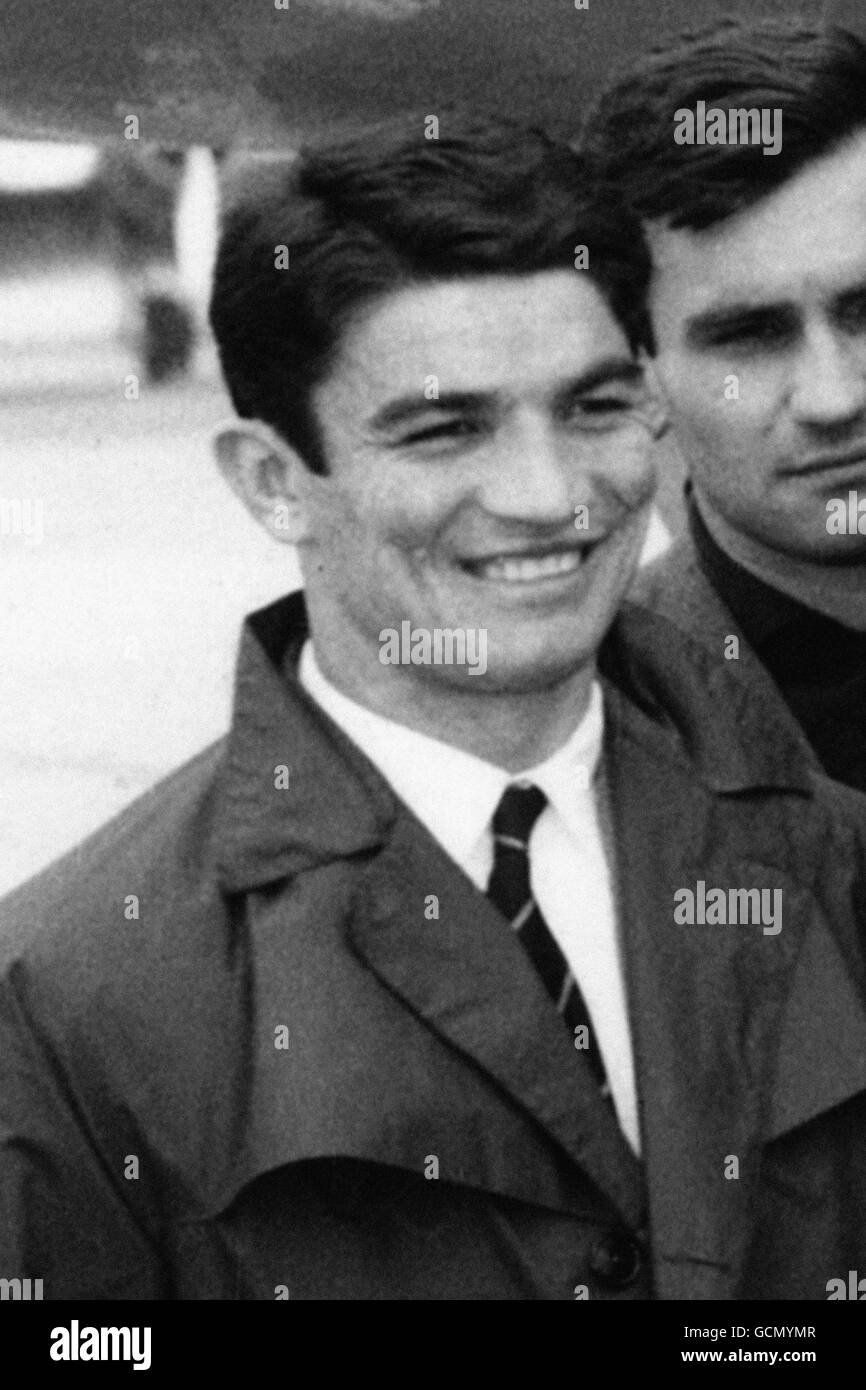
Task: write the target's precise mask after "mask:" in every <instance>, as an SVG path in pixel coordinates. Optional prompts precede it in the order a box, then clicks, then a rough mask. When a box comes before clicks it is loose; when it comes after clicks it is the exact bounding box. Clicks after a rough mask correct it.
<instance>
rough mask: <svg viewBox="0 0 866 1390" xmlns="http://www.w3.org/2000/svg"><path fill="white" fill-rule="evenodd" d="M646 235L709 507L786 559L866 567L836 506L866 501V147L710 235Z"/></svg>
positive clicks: (661, 349)
mask: <svg viewBox="0 0 866 1390" xmlns="http://www.w3.org/2000/svg"><path fill="white" fill-rule="evenodd" d="M649 233H650V244H651V247H652V252H653V259H654V265H655V272H654V277H653V285H652V293H651V299H650V306H651V314H652V317H653V323H654V328H655V332H656V337H657V343H658V357H657V360H656V369H657V372H658V376H659V380H660V382H661V384H662V387H663V389H664V391H665V394H666V396H667V398H668V403H669V406H670V410H671V419H672V422H673V425H674V429H675V431H676V434H677V437H678V440H679V443H680V446H681V448H682V451H683V454H684V456H685V459H686V463H687V465H688V468H689V471H690V473H691V475H692V477H693V479H694V482H695V490H696V493H697V495H698V497H699V498H703V499H705V501H706V503H707V505H708V509H709V510H710V511H712V510H715V511H716V512H717V513H719V514H720V515H721V516H722V517H723V518H724V519H725V520H726V521H727V522H728V523H729V524H730V525H731V526H732V527H733V528H734V529H735V530H737V531H739V532H741V533H745V534H747V535H748V536H750V537H752V538H754V539H757V540H759V541H761V542H763V543H764V544H765V545H768V546H770V547H771V548H772V549H774V550H777V551H781V552H783V553H785V554H787V555H790V556H795V557H798V558H820V559H821V560H824V561H826V562H829V563H833V562H834V561H839V562H840V563H851V562H858V561H859V562H860V563H862V557H863V554H864V551H866V536H858V535H854V536H837V535H829V534H828V532H827V529H826V522H827V515H828V514H827V509H826V503H827V501H828V500H829V499H831V498H834V497H842V498H845V499H847V496H848V491H849V490H850V489H858V490H859V491H860V492H861V493H862V494H863V495H864V496H866V133H864V134H863V135H861V136H858V138H857V139H856V141H854V142H851V143H849V144H847V145H846V146H844V147H843V148H842V149H841V150H840V151H839V152H838V153H836V154H832V155H829V156H827V157H825V158H824V159H821V160H819V161H817V162H815V163H813V164H811V165H808V166H807V167H806V168H805V169H804V170H803V172H802V173H800V174H799V175H798V176H797V177H795V178H793V179H791V180H790V181H789V182H788V183H786V184H783V185H782V186H781V188H779V189H778V190H777V191H776V192H774V193H772V194H770V196H769V197H767V198H765V199H763V200H762V201H761V202H759V203H756V204H755V205H754V206H753V207H751V208H750V209H747V210H746V211H745V212H743V213H741V214H738V215H737V216H735V217H731V218H728V219H726V220H725V221H724V222H721V223H717V224H716V225H715V226H713V227H709V228H707V229H706V230H705V231H701V232H693V231H690V230H688V229H683V230H679V231H672V230H670V229H668V228H665V227H662V226H659V225H658V224H656V225H653V226H651V227H650V228H649ZM732 378H736V381H733V380H732Z"/></svg>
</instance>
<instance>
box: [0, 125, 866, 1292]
mask: <svg viewBox="0 0 866 1390" xmlns="http://www.w3.org/2000/svg"><path fill="white" fill-rule="evenodd" d="M423 131H424V127H423V123H421V122H418V123H417V124H416V123H413V122H401V123H398V124H396V125H394V126H390V127H388V128H386V129H379V130H373V131H365V132H363V133H362V134H361V135H360V136H359V137H358V138H357V139H355V140H353V141H350V140H344V141H341V142H338V143H335V144H331V145H328V146H326V147H323V148H319V149H311V150H309V151H306V152H304V153H303V154H302V155H301V156H300V157H299V159H298V160H297V161H296V162H295V163H294V164H293V165H292V166H291V167H290V168H288V169H282V170H279V171H278V172H277V175H276V177H275V178H274V180H273V182H272V186H270V187H268V188H267V189H265V188H263V189H261V190H260V191H259V192H258V193H257V194H256V196H255V197H252V198H248V199H247V200H245V201H244V202H242V203H241V204H240V205H239V206H238V207H237V208H236V209H235V210H234V211H233V212H231V213H230V214H229V215H228V216H227V218H226V221H225V227H224V231H223V236H222V241H221V245H220V251H219V257H218V263H217V270H216V280H215V288H214V295H213V301H212V322H213V325H214V328H215V332H216V335H217V339H218V342H219V347H220V354H221V360H222V366H223V370H224V373H225V376H226V380H227V382H228V385H229V387H230V390H231V393H232V397H233V400H234V404H235V406H236V408H237V412H238V418H237V419H235V420H233V421H232V422H230V423H228V424H227V425H226V426H225V427H224V428H223V429H221V430H220V431H219V434H218V436H217V440H216V450H217V457H218V461H219V465H220V467H221V469H222V470H223V472H224V474H225V475H226V477H227V478H228V480H229V482H230V483H231V485H232V486H233V487H234V488H235V489H236V491H237V492H238V494H239V495H240V497H241V498H242V499H243V501H244V503H245V504H246V505H247V506H248V507H249V508H250V510H251V511H252V512H253V514H254V515H255V516H256V517H257V518H258V519H259V520H260V521H261V522H262V524H263V525H264V526H265V528H266V529H267V531H268V532H269V534H270V535H271V536H272V537H273V538H274V539H275V540H276V541H277V542H280V543H283V544H286V545H288V546H291V547H292V548H293V549H296V550H297V554H298V556H299V558H300V564H301V569H302V573H303V579H304V588H303V592H299V593H295V594H292V595H290V596H289V597H287V598H285V599H282V600H280V601H279V602H277V603H276V604H274V605H272V606H271V607H270V608H268V609H267V610H265V611H263V612H261V613H258V614H256V615H254V616H253V617H252V618H251V619H250V620H249V621H248V624H247V626H246V629H245V632H244V635H243V639H242V643H241V649H240V656H239V664H238V678H237V692H236V700H235V708H234V712H233V719H232V727H231V730H230V732H229V734H228V736H227V738H226V739H225V740H224V741H222V742H221V743H219V744H218V745H217V746H216V747H215V748H213V749H209V750H206V751H205V752H204V753H203V754H202V755H201V756H200V757H199V758H197V759H196V760H195V761H194V762H193V763H191V764H190V765H189V766H187V767H186V768H183V769H181V770H180V771H179V772H178V773H176V774H175V775H174V776H173V777H172V778H170V779H169V780H168V781H167V782H166V783H164V784H163V785H162V786H160V787H158V788H156V789H155V790H154V791H153V792H152V793H150V794H149V795H148V796H147V797H145V798H144V799H143V800H142V801H140V802H139V803H137V804H136V805H135V806H134V807H132V808H130V810H129V811H127V812H126V813H124V815H122V816H121V817H120V818H119V820H117V821H116V822H115V823H114V824H113V825H111V826H109V827H108V828H107V829H106V830H105V831H103V832H101V833H100V834H99V835H97V836H96V837H95V838H94V839H93V840H92V841H91V842H90V843H89V845H87V846H85V847H84V848H82V849H81V850H80V851H78V852H77V853H76V854H74V855H73V856H71V857H70V858H68V859H67V860H66V861H64V862H62V863H61V864H60V865H58V866H56V867H55V868H54V869H52V870H50V871H48V873H47V874H44V875H42V876H41V877H40V878H39V879H37V880H36V881H35V882H34V883H32V884H30V885H26V886H25V887H24V888H22V889H21V890H19V891H18V892H17V893H16V894H15V895H14V897H13V898H12V899H10V900H9V901H8V902H7V903H6V904H5V906H4V909H3V912H2V914H0V920H2V927H3V930H2V933H0V942H2V945H0V966H2V975H0V1268H2V1269H3V1271H4V1273H5V1274H6V1275H7V1276H8V1277H13V1276H18V1275H20V1276H21V1277H23V1276H30V1275H31V1274H35V1275H38V1276H39V1277H40V1278H42V1279H43V1281H44V1290H45V1297H46V1298H65V1297H73V1298H87V1297H91V1298H92V1297H95V1298H120V1297H136V1298H148V1297H158V1298H171V1299H196V1298H224V1299H233V1298H259V1299H274V1298H276V1299H284V1298H290V1299H293V1300H297V1299H320V1298H326V1299H405V1298H413V1299H436V1300H439V1299H539V1298H540V1299H573V1298H578V1299H586V1298H589V1299H647V1298H662V1299H678V1298H687V1299H691V1298H696V1299H697V1298H709V1297H719V1298H726V1299H734V1298H751V1297H763V1296H769V1297H774V1296H775V1297H790V1298H804V1297H805V1298H808V1297H813V1298H822V1297H824V1296H825V1293H824V1289H825V1282H826V1280H827V1279H828V1278H829V1277H830V1276H831V1275H832V1274H833V1273H834V1272H835V1271H836V1270H837V1269H847V1268H848V1266H849V1265H850V1264H851V1262H852V1261H853V1260H854V1258H855V1252H856V1250H857V1249H858V1248H859V1249H862V1245H863V1238H864V1231H866V1226H864V1212H866V1176H864V1175H866V1124H863V1123H859V1124H857V1123H855V1122H856V1121H858V1120H860V1121H862V1120H863V1119H864V1117H866V1063H864V1056H866V1018H864V1009H863V990H864V968H863V961H862V956H861V954H860V951H859V946H858V933H859V931H860V930H862V926H863V920H862V917H863V901H864V896H863V892H862V880H863V859H864V849H863V841H862V837H861V836H860V835H859V833H858V831H857V830H856V828H854V826H853V823H852V822H851V820H850V819H849V804H848V803H849V796H848V793H847V792H846V791H845V789H843V788H837V787H834V786H833V784H832V783H830V782H829V781H828V780H827V779H825V778H824V777H823V776H822V775H821V774H820V773H819V772H818V771H817V770H816V769H815V768H814V766H813V765H812V763H811V760H810V759H809V758H808V757H807V756H806V754H805V752H804V750H803V749H802V746H801V744H800V741H799V739H798V738H796V737H795V736H793V735H791V734H790V733H788V732H786V731H785V730H781V731H778V732H776V731H775V730H773V729H772V727H771V728H770V729H769V731H768V729H767V719H766V715H767V709H766V706H765V705H764V704H763V703H762V701H761V699H760V698H759V697H757V696H755V697H753V696H751V695H748V696H747V697H744V696H743V693H742V690H741V689H740V687H739V685H738V683H737V682H735V681H734V680H733V679H732V678H731V677H730V673H729V672H727V671H726V670H725V669H722V670H721V671H719V670H717V669H716V663H714V662H713V660H712V659H711V657H710V655H709V654H707V653H706V652H704V651H703V650H702V649H701V648H700V647H698V646H695V647H694V648H690V645H689V643H688V641H686V640H684V639H683V637H682V635H681V634H680V633H679V632H678V631H677V630H676V629H675V628H674V627H672V626H671V625H670V624H668V623H666V622H665V621H664V620H662V619H658V618H655V617H652V616H650V615H648V614H646V613H645V612H643V611H641V610H630V609H629V608H628V607H627V606H626V607H625V608H623V609H622V611H621V612H620V613H619V614H618V612H617V610H618V609H620V608H621V600H622V596H623V593H624V591H625V589H626V587H627V585H628V583H629V580H630V577H631V575H632V572H633V569H634V566H635V563H636V560H637V557H638V554H639V551H640V548H641V543H642V538H643V534H644V528H645V525H646V522H647V515H648V509H649V506H650V500H651V496H652V481H653V480H652V470H651V467H650V463H649V446H650V443H651V440H652V436H653V434H655V433H657V432H658V430H659V429H660V428H661V425H662V417H661V414H660V411H659V408H658V405H657V403H656V401H655V400H654V398H653V396H652V394H651V392H650V391H649V390H648V388H647V385H646V382H645V379H644V375H643V372H642V369H641V368H640V366H639V365H638V360H637V354H638V351H639V349H640V347H641V345H642V344H644V343H645V342H646V341H647V328H646V318H645V289H646V281H647V275H648V257H647V253H646V248H645V246H644V244H643V240H642V237H641V233H640V229H639V227H638V226H637V224H636V223H634V222H633V221H632V220H631V218H630V217H629V216H628V215H627V214H626V213H625V211H624V210H623V209H622V208H621V207H620V206H619V204H618V203H617V202H616V200H615V199H614V198H613V196H612V195H611V194H610V193H609V192H607V191H605V189H604V188H603V187H602V186H600V185H599V183H598V182H597V180H596V178H595V176H594V174H593V172H592V170H591V169H590V168H589V167H588V166H587V165H586V164H585V162H583V161H582V160H581V159H579V158H578V157H577V156H576V155H574V154H573V153H572V152H571V151H569V150H568V149H566V148H562V147H558V146H556V145H554V144H552V143H551V142H549V141H548V140H547V139H545V138H544V137H543V136H542V135H540V134H538V133H531V132H527V131H524V130H522V129H520V128H519V127H517V126H514V125H511V124H509V123H507V122H502V121H500V120H497V121H495V122H488V121H486V120H482V119H480V118H479V119H474V120H469V119H467V118H462V119H458V118H457V117H456V116H455V117H448V118H447V120H443V129H442V133H441V138H440V139H439V140H438V141H436V142H431V141H428V140H426V139H425V138H424V133H423ZM587 260H588V264H589V267H591V268H589V269H588V268H586V267H587ZM404 623H406V624H408V625H409V630H410V632H412V633H414V634H417V633H422V634H423V633H424V632H427V633H428V634H433V633H435V632H442V633H450V634H451V636H452V638H453V636H454V634H456V633H459V632H463V633H464V634H465V633H468V632H470V631H474V632H476V633H478V632H482V631H483V632H484V633H485V635H486V648H485V651H486V663H485V669H484V670H483V671H482V670H480V669H477V668H474V667H472V666H471V665H470V663H469V662H468V661H463V660H462V659H461V657H460V653H461V652H463V654H464V655H465V654H466V653H467V652H468V651H469V650H470V646H469V643H468V642H466V643H464V644H463V645H462V646H461V644H460V643H459V642H457V641H456V640H454V641H452V642H451V643H450V644H446V643H445V642H444V641H443V643H442V644H441V646H440V648H439V651H440V655H441V656H442V659H437V660H434V659H430V660H416V659H414V655H413V652H414V650H415V649H414V646H413V648H412V650H410V652H409V659H408V660H398V661H396V662H395V661H393V660H390V659H389V660H388V661H383V660H382V659H381V655H382V651H383V649H384V648H383V642H385V640H386V639H387V637H388V634H389V633H392V632H394V631H401V630H402V627H403V624H404ZM419 650H420V652H421V654H422V656H423V655H424V651H425V648H424V647H423V644H422V646H421V647H420V649H419ZM435 650H436V648H434V647H431V648H430V651H431V652H435ZM449 653H450V654H451V657H450V659H445V658H446V657H447V656H448V654H449ZM392 655H393V653H392ZM707 885H710V887H709V890H707ZM768 894H770V895H772V894H775V895H777V896H776V897H767V895H768ZM722 900H723V901H724V902H725V903H726V904H728V903H730V904H733V905H734V906H732V907H731V908H730V911H727V910H726V913H725V915H724V916H720V915H719V910H718V902H719V901H722ZM771 900H772V901H773V903H774V904H777V907H776V908H774V914H773V918H772V932H771V934H768V932H767V925H766V922H764V921H763V918H762V917H761V915H760V912H759V913H758V914H757V915H755V913H754V912H752V911H751V910H750V907H749V905H750V904H754V903H757V904H759V905H760V904H761V903H763V902H765V901H767V902H769V901H771ZM683 902H690V903H692V905H694V904H695V903H697V904H698V908H697V910H696V911H695V910H690V911H689V912H686V913H684V912H683V911H682V910H680V905H681V904H682V903H683ZM804 1018H808V1019H809V1028H810V1034H809V1046H808V1047H807V1048H806V1049H804V1046H803V1037H802V1020H803V1019H804ZM840 1029H841V1030H843V1035H844V1037H845V1038H846V1040H847V1042H848V1044H849V1045H847V1046H846V1047H845V1048H844V1049H842V1050H840V1049H839V1048H838V1046H837V1044H838V1030H840ZM858 1242H859V1245H858Z"/></svg>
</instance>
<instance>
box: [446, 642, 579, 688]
mask: <svg viewBox="0 0 866 1390" xmlns="http://www.w3.org/2000/svg"><path fill="white" fill-rule="evenodd" d="M595 655H596V648H595V646H593V645H591V644H587V646H586V647H580V648H576V649H573V650H571V651H570V652H569V653H565V652H563V651H562V649H558V650H557V651H556V652H546V651H540V652H538V654H537V655H535V656H533V654H532V653H531V652H526V651H523V652H520V653H517V652H515V651H513V650H512V649H508V650H501V651H499V650H497V647H496V644H495V643H491V644H490V647H489V650H488V653H487V668H486V670H485V671H483V672H482V671H480V670H477V671H475V672H472V671H468V670H465V669H464V670H463V671H461V672H460V684H461V685H462V686H463V687H464V688H465V689H468V690H469V691H472V690H474V691H475V692H476V693H477V694H480V693H481V692H482V691H483V692H484V693H485V694H500V695H529V694H540V693H542V692H543V691H545V690H552V689H555V688H557V687H558V686H561V685H563V684H565V683H567V682H568V681H570V680H573V679H575V678H576V677H577V676H579V674H580V673H581V672H582V671H585V670H586V669H587V667H588V666H591V665H592V664H593V663H594V661H595Z"/></svg>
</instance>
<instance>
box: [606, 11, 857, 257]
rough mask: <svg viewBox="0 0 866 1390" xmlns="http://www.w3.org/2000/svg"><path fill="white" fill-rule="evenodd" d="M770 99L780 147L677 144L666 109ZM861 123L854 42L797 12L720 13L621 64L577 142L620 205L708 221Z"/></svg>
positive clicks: (683, 221)
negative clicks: (761, 15) (776, 112)
mask: <svg viewBox="0 0 866 1390" xmlns="http://www.w3.org/2000/svg"><path fill="white" fill-rule="evenodd" d="M698 101H705V102H706V104H707V107H708V108H709V107H711V106H718V107H721V108H723V109H724V110H725V111H727V110H729V109H731V108H746V109H750V108H754V107H757V108H759V109H760V108H762V107H768V108H771V109H775V108H781V110H782V113H783V114H782V148H781V152H780V153H779V154H775V155H773V156H771V157H768V156H765V155H764V154H763V149H762V147H761V146H760V145H698V144H694V145H677V144H675V142H674V112H675V111H677V110H678V109H680V108H683V107H687V108H689V109H690V110H692V111H694V110H695V107H696V104H697V102H698ZM861 129H862V130H863V131H864V132H866V44H864V43H863V42H862V41H861V40H860V39H858V38H857V37H856V36H855V35H854V34H852V33H850V32H849V31H848V30H846V29H842V28H839V27H838V26H835V25H822V24H820V23H815V24H810V23H807V22H805V21H803V20H800V19H797V18H791V19H759V20H754V21H749V20H742V19H726V20H723V21H721V22H718V23H716V24H715V25H713V26H712V27H711V28H706V29H703V30H700V31H697V32H692V33H687V34H683V35H681V36H680V38H679V39H674V40H672V41H670V42H669V43H667V44H666V45H664V46H663V47H659V48H658V49H657V50H654V51H652V52H650V54H648V55H647V56H646V57H644V58H643V59H642V60H641V61H640V62H639V63H636V64H635V65H634V66H633V67H632V68H630V69H629V70H628V71H626V72H624V73H621V74H620V75H619V76H618V77H617V79H616V80H615V81H614V83H613V84H612V85H611V86H609V87H608V89H607V90H606V92H604V93H603V95H602V96H601V98H600V99H599V101H598V103H597V104H596V106H595V107H594V109H593V110H592V111H591V112H590V114H589V117H588V119H587V121H586V123H585V125H584V129H583V134H582V141H581V143H582V145H583V147H584V148H586V149H587V150H588V151H590V152H591V153H592V155H593V156H594V157H595V158H597V159H598V160H599V162H600V165H601V168H602V170H603V172H604V174H605V175H606V177H608V178H610V179H612V180H614V181H615V182H616V184H617V186H618V187H619V188H620V190H621V192H622V193H623V195H624V196H625V197H626V199H627V201H628V202H629V203H630V205H631V206H632V207H633V208H634V209H635V210H636V211H637V212H638V213H639V215H640V216H641V217H643V218H646V219H647V220H651V219H655V218H658V219H662V220H664V221H665V222H666V223H668V224H669V225H670V226H671V227H690V228H693V229H695V230H697V229H700V228H702V227H709V226H711V225H712V224H713V223H714V222H720V221H722V220H723V219H724V218H726V217H730V216H732V215H733V214H734V213H737V212H740V211H742V210H743V209H745V208H748V207H750V206H751V205H752V204H753V203H756V202H757V201H759V199H761V198H763V197H766V196H767V194H769V193H771V192H772V191H773V190H774V189H775V188H778V187H779V185H780V184H782V183H785V182H786V181H787V180H788V179H790V178H792V177H793V176H794V175H795V174H796V173H798V172H799V171H800V170H801V169H802V168H803V166H804V165H806V164H808V163H809V162H810V161H812V160H814V159H818V158H820V157H821V156H823V155H826V154H829V153H830V152H831V151H832V150H833V149H835V148H836V147H837V146H839V145H841V144H843V143H844V142H845V141H846V140H847V139H848V138H849V137H851V136H852V135H854V134H855V133H856V132H858V131H859V130H861Z"/></svg>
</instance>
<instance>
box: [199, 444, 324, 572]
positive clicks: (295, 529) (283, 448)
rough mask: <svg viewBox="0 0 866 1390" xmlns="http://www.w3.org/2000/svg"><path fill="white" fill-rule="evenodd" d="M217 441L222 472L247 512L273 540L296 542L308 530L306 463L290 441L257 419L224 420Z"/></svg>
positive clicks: (216, 455) (216, 451) (214, 447)
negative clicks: (300, 480)
mask: <svg viewBox="0 0 866 1390" xmlns="http://www.w3.org/2000/svg"><path fill="white" fill-rule="evenodd" d="M212 443H213V451H214V456H215V458H216V461H217V466H218V468H219V470H220V472H221V473H222V475H223V477H224V478H225V480H226V482H227V483H228V485H229V487H230V488H231V489H232V491H233V492H234V493H236V494H237V496H238V497H239V498H240V499H241V501H242V502H243V504H244V506H245V507H246V508H247V511H249V512H250V513H251V515H252V516H254V517H255V519H256V521H258V522H259V524H260V525H261V526H263V527H264V528H265V530H266V531H267V532H268V534H269V535H271V536H273V538H274V540H277V541H282V542H283V543H288V544H289V545H296V544H297V543H298V541H299V540H301V539H302V538H303V532H304V508H303V502H302V499H301V496H300V495H299V492H298V489H297V476H298V475H297V470H298V469H299V468H303V467H304V464H303V462H302V460H301V459H300V457H299V456H298V454H297V453H296V452H295V450H294V449H293V448H292V447H291V445H289V444H287V443H286V442H285V440H283V439H281V438H280V437H279V435H278V434H276V432H275V431H274V430H272V429H271V428H270V427H269V426H268V425H265V424H263V423H262V422H261V421H258V420H254V421H246V420H233V421H231V422H230V423H229V424H226V425H221V426H219V427H218V428H217V430H216V431H215V432H214V435H213V441H212Z"/></svg>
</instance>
